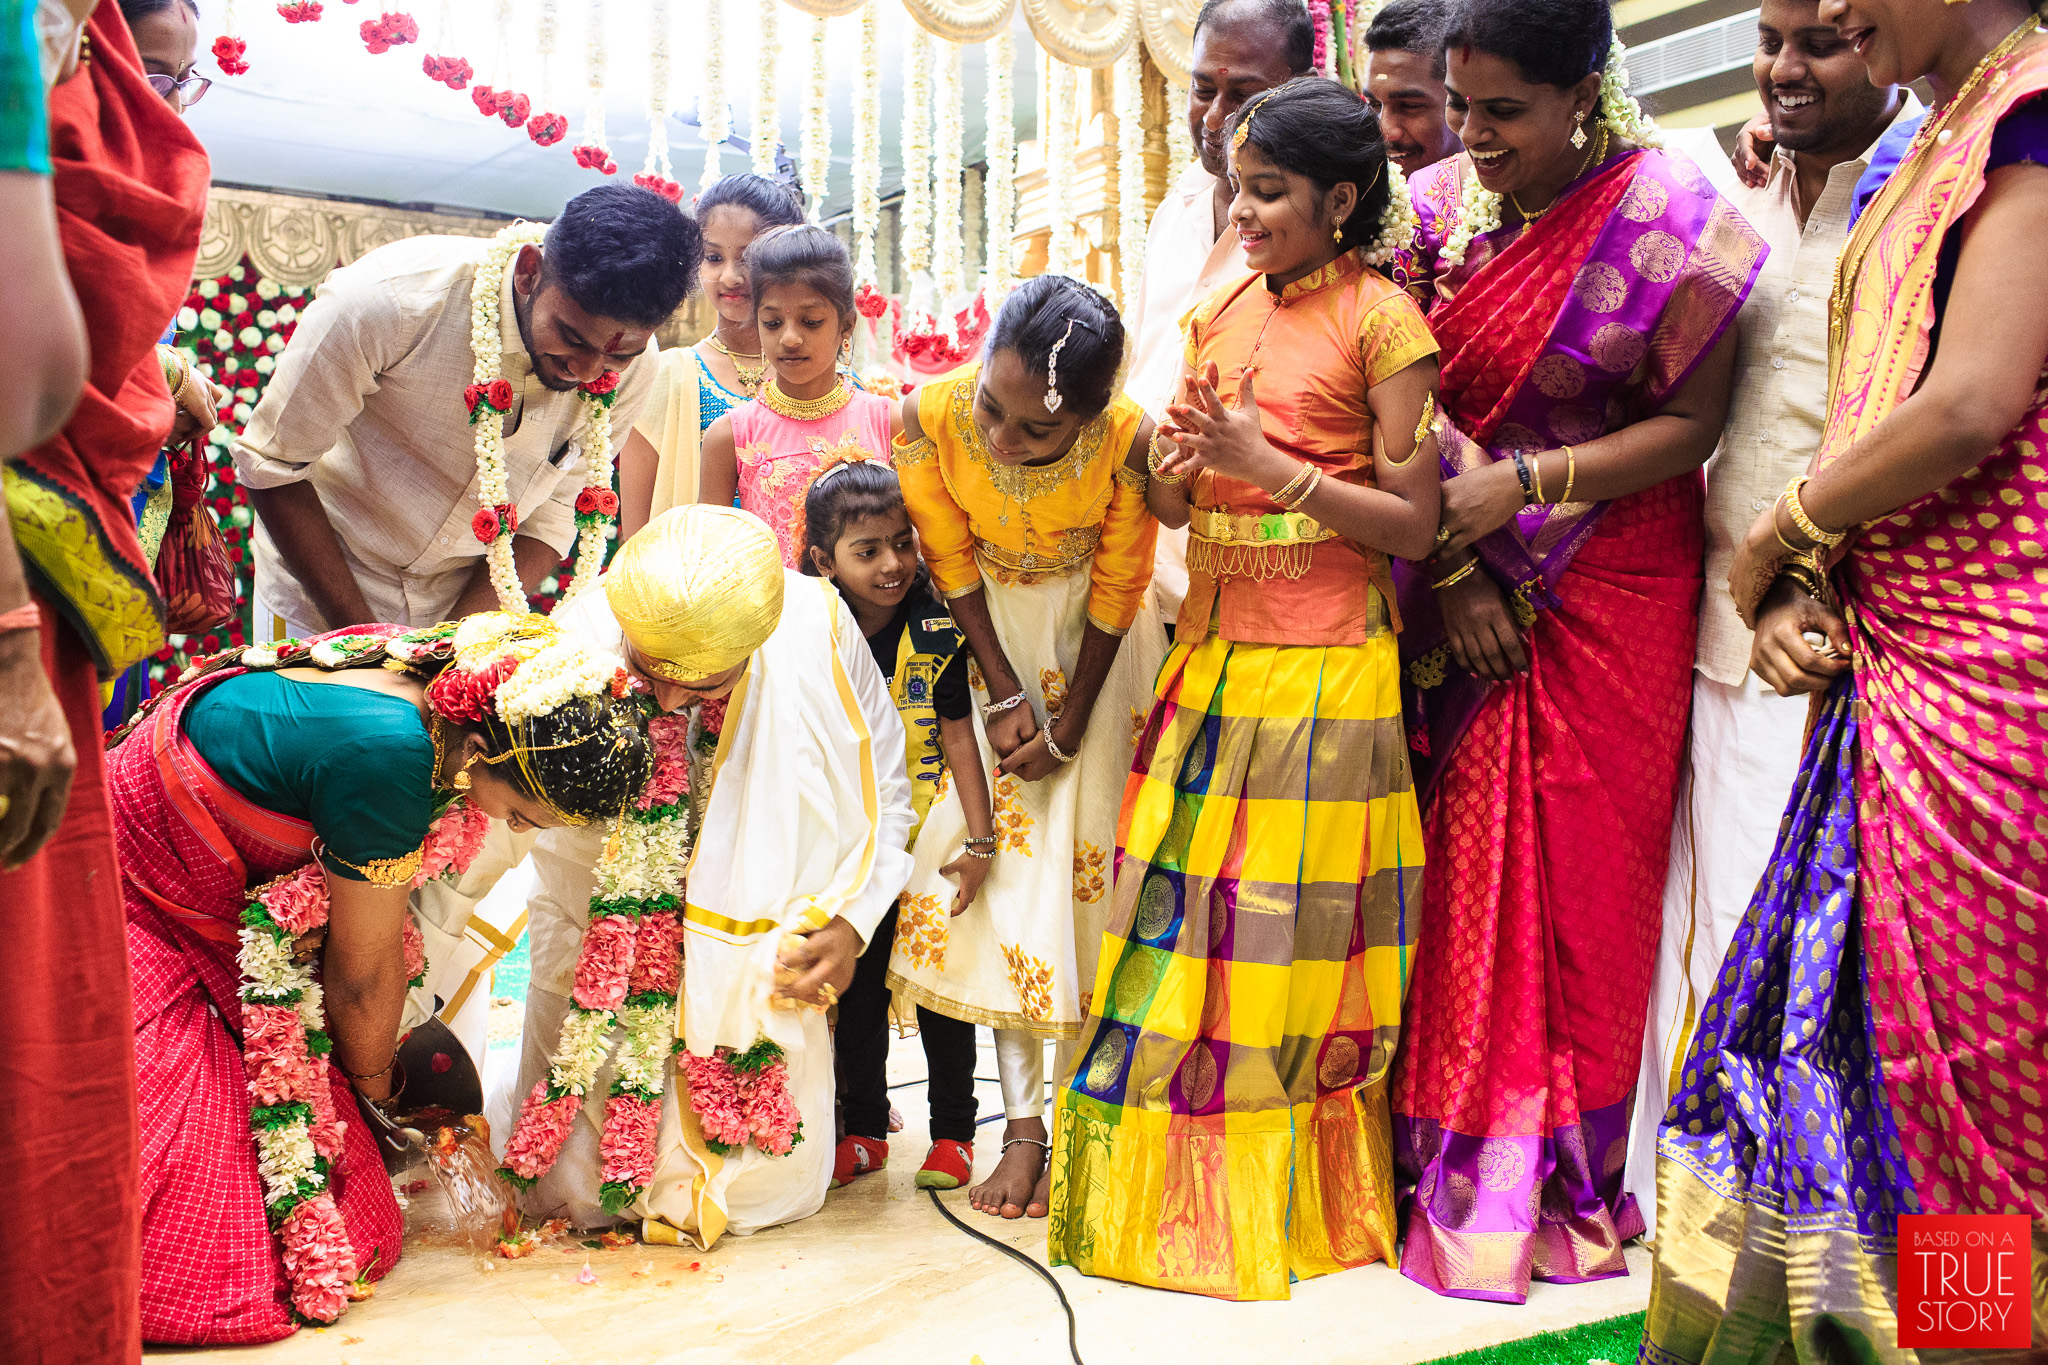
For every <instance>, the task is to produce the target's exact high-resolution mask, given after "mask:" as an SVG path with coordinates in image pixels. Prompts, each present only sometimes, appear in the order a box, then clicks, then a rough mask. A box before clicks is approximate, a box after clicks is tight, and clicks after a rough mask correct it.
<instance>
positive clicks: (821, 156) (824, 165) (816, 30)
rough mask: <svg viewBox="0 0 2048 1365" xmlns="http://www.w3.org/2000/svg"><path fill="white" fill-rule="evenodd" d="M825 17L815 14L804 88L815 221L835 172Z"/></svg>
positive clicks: (807, 174) (806, 165)
mask: <svg viewBox="0 0 2048 1365" xmlns="http://www.w3.org/2000/svg"><path fill="white" fill-rule="evenodd" d="M829 89H830V86H829V85H828V84H827V83H826V73H825V18H824V16H823V15H818V14H814V15H812V16H811V79H810V84H809V85H807V86H806V87H805V89H804V117H803V137H802V147H803V168H802V171H803V180H804V197H805V199H806V200H807V201H808V202H809V211H808V213H807V214H806V216H807V217H809V219H810V220H811V221H812V222H813V223H815V222H817V221H818V215H819V213H821V212H822V211H823V210H824V207H825V183H826V181H827V180H828V179H829V178H830V176H831V174H832V116H831V113H830V111H829V110H828V109H827V108H826V105H825V97H826V94H827V92H828V91H829Z"/></svg>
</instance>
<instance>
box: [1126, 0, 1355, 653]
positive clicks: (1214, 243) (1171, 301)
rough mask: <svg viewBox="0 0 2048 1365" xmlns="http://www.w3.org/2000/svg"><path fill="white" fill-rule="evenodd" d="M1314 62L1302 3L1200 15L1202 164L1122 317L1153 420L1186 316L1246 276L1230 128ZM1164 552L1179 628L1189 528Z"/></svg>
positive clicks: (1164, 581) (1160, 589)
mask: <svg viewBox="0 0 2048 1365" xmlns="http://www.w3.org/2000/svg"><path fill="white" fill-rule="evenodd" d="M1314 64H1315V29H1314V28H1313V27H1312V26H1311V25H1310V23H1309V18H1308V10H1307V9H1306V8H1304V7H1303V6H1302V4H1301V0H1208V2H1207V3H1206V4H1204V5H1203V6H1202V8H1201V12H1200V13H1199V14H1197V15H1196V16H1195V45H1194V68H1193V69H1194V74H1193V78H1192V79H1191V80H1190V81H1189V82H1188V107H1187V118H1188V133H1189V135H1190V136H1191V137H1192V138H1193V139H1194V143H1195V150H1196V152H1197V153H1198V154H1199V158H1200V159H1199V160H1197V161H1196V162H1195V163H1194V164H1193V165H1190V166H1189V167H1188V168H1187V169H1186V170H1185V171H1183V172H1181V176H1180V178H1179V179H1178V180H1176V181H1174V183H1173V184H1172V186H1171V187H1169V188H1168V189H1167V191H1166V197H1165V198H1163V199H1161V200H1160V201H1159V207H1158V208H1157V209H1155V210H1153V213H1152V229H1151V231H1150V232H1149V233H1147V234H1146V237H1145V278H1144V281H1143V282H1142V284H1141V285H1140V286H1139V289H1138V303H1137V306H1136V307H1134V308H1130V309H1127V310H1125V314H1124V327H1125V331H1126V334H1127V335H1128V336H1129V337H1130V338H1131V354H1130V372H1129V375H1128V376H1127V377H1126V379H1125V381H1124V392H1126V393H1128V394H1129V395H1130V396H1131V397H1132V398H1133V399H1135V400H1136V401H1137V403H1138V404H1139V406H1141V407H1143V408H1144V409H1145V411H1146V412H1147V413H1148V414H1149V415H1150V416H1151V417H1152V419H1153V420H1154V421H1157V420H1159V419H1160V418H1162V417H1164V416H1165V415H1166V404H1167V402H1168V400H1170V399H1171V398H1172V397H1173V390H1174V386H1175V385H1176V384H1178V383H1179V382H1180V365H1181V335H1180V320H1181V319H1182V318H1183V317H1184V316H1186V315H1187V312H1188V310H1189V309H1190V308H1193V307H1194V306H1195V305H1196V304H1198V303H1200V302H1201V301H1202V300H1203V299H1205V298H1207V297H1208V296H1209V295H1210V293H1211V292H1213V291H1214V290H1215V289H1216V288H1217V287H1218V286H1220V285H1222V284H1223V283H1224V282H1225V281H1226V280H1229V279H1231V278H1233V277H1235V276H1237V275H1239V274H1241V273H1243V271H1244V249H1243V248H1242V247H1240V246H1239V245H1238V243H1237V234H1236V233H1234V232H1225V231H1224V227H1225V226H1226V225H1227V223H1228V221H1229V214H1230V199H1231V192H1230V181H1229V180H1228V179H1226V178H1225V176H1224V173H1223V172H1224V161H1225V148H1224V145H1223V141H1224V139H1223V130H1224V127H1225V126H1226V125H1227V124H1228V123H1229V122H1230V120H1231V117H1232V116H1233V115H1235V114H1236V113H1237V111H1238V110H1239V109H1241V108H1243V107H1244V102H1245V101H1246V100H1248V99H1250V98H1251V97H1252V96H1253V95H1256V94H1258V93H1259V92H1260V91H1261V90H1268V89H1271V88H1272V87H1273V86H1276V85H1279V84H1280V83H1282V82H1283V81H1287V80H1291V79H1292V78H1294V77H1296V76H1305V75H1307V74H1309V71H1310V69H1311V68H1312V67H1313V66H1314ZM1156 554H1157V557H1158V558H1157V564H1156V567H1155V568H1154V570H1153V574H1152V588H1153V599H1154V602H1155V605H1156V606H1157V608H1158V610H1159V611H1160V613H1161V614H1162V617H1163V619H1164V620H1165V622H1166V626H1167V630H1168V631H1169V632H1171V630H1172V629H1173V622H1174V619H1175V618H1176V617H1177V616H1179V614H1180V603H1181V598H1182V597H1184V596H1185V595H1186V593H1187V589H1188V566H1187V532H1186V531H1185V530H1181V531H1165V532H1163V533H1162V534H1161V535H1160V537H1159V544H1158V547H1157V550H1156Z"/></svg>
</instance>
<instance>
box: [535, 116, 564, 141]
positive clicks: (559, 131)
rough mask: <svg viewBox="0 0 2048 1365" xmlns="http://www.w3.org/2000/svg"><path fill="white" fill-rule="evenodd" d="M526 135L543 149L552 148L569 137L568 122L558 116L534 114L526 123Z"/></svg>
mask: <svg viewBox="0 0 2048 1365" xmlns="http://www.w3.org/2000/svg"><path fill="white" fill-rule="evenodd" d="M526 135H527V136H528V137H530V138H532V139H533V140H534V141H535V142H536V143H538V144H539V145H541V146H543V147H552V146H554V145H555V144H556V143H557V142H560V141H561V140H562V139H563V138H565V137H567V136H568V135H569V120H568V119H566V118H563V117H562V116H561V115H560V114H535V115H534V116H533V117H532V118H530V119H528V120H527V121H526Z"/></svg>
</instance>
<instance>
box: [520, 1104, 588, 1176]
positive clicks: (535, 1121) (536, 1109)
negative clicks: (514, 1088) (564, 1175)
mask: <svg viewBox="0 0 2048 1365" xmlns="http://www.w3.org/2000/svg"><path fill="white" fill-rule="evenodd" d="M582 1107H583V1097H582V1096H581V1095H562V1096H559V1097H558V1098H555V1099H549V1098H548V1083H547V1081H545V1080H540V1081H536V1082H534V1086H533V1093H532V1094H530V1095H528V1096H527V1097H526V1103H525V1104H524V1105H523V1106H522V1107H521V1108H520V1111H519V1124H518V1126H517V1127H515V1128H514V1129H513V1130H512V1137H511V1140H510V1141H508V1142H507V1143H506V1144H505V1161H504V1168H505V1169H506V1170H508V1171H510V1172H511V1173H512V1174H513V1175H515V1176H517V1177H519V1179H521V1180H523V1181H526V1182H527V1183H529V1184H530V1183H532V1182H533V1181H536V1180H538V1179H540V1178H541V1177H542V1176H544V1175H546V1174H547V1173H548V1171H549V1169H550V1168H551V1167H553V1166H554V1164H555V1158H556V1157H558V1156H560V1155H561V1154H562V1144H563V1143H565V1142H567V1141H568V1140H569V1130H570V1129H571V1128H572V1127H574V1126H575V1123H576V1111H577V1110H579V1109H581V1108H582Z"/></svg>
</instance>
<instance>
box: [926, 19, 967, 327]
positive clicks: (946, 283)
mask: <svg viewBox="0 0 2048 1365" xmlns="http://www.w3.org/2000/svg"><path fill="white" fill-rule="evenodd" d="M932 68H933V79H932V110H933V112H934V113H935V114H936V115H937V120H938V126H937V128H936V129H935V131H934V132H933V134H932V239H933V241H932V248H933V249H932V277H933V281H934V283H936V284H937V285H938V302H939V303H940V304H941V305H944V304H946V303H949V302H951V300H952V299H953V298H954V296H955V295H957V294H959V292H960V291H961V289H962V288H963V287H964V286H965V284H966V281H965V280H964V279H963V278H962V276H963V274H964V272H965V270H966V256H967V243H966V241H965V240H964V239H963V237H962V233H963V231H964V230H965V228H966V226H967V224H966V221H965V220H964V219H963V218H962V217H961V215H960V139H961V135H962V127H961V117H960V105H961V98H960V44H958V43H954V42H948V41H947V40H946V39H944V38H941V39H939V40H938V45H937V48H936V50H935V51H934V53H933V61H932Z"/></svg>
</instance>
